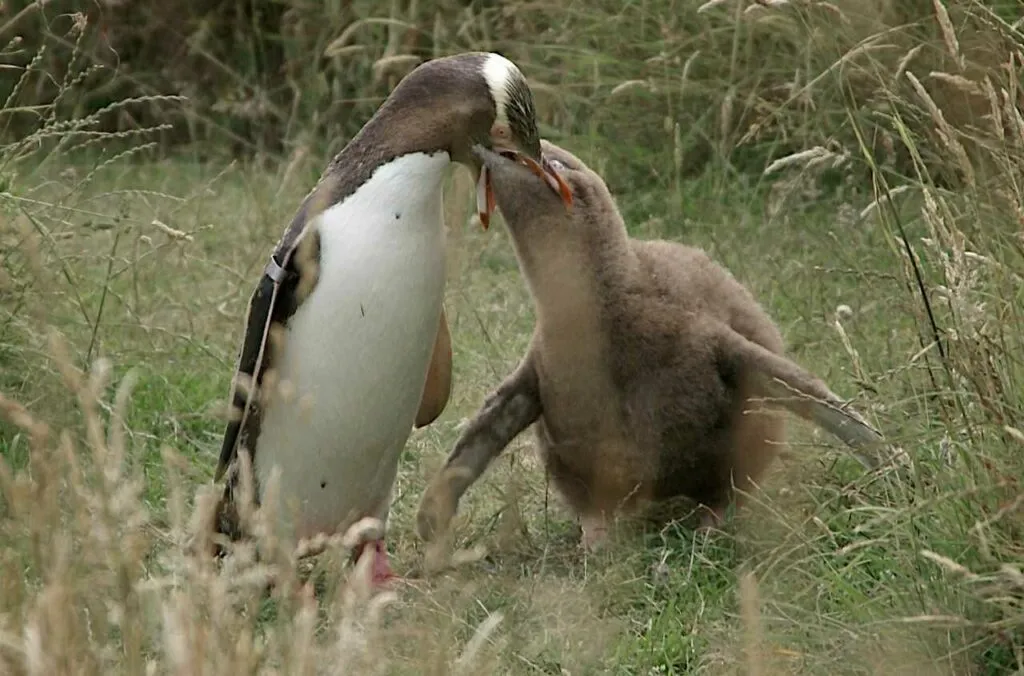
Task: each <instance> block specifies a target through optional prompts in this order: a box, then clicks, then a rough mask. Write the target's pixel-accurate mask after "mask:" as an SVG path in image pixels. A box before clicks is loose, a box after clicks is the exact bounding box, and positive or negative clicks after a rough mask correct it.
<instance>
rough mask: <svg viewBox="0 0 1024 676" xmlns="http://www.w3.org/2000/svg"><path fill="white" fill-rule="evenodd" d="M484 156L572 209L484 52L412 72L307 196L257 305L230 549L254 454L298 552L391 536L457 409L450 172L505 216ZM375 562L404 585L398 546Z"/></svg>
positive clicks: (510, 68)
mask: <svg viewBox="0 0 1024 676" xmlns="http://www.w3.org/2000/svg"><path fill="white" fill-rule="evenodd" d="M477 143H479V144H482V145H484V146H487V147H489V148H492V149H494V150H495V151H498V152H503V153H504V154H506V155H509V156H514V157H516V158H517V159H518V160H519V161H520V162H522V163H523V164H526V165H527V166H528V167H530V169H531V170H532V171H534V173H537V174H538V175H540V176H542V177H543V178H544V179H545V180H546V181H547V182H548V184H549V185H550V186H551V188H552V189H553V190H555V191H556V192H558V193H560V195H561V197H562V199H563V201H565V202H566V203H570V202H571V198H570V197H569V194H568V188H567V187H566V186H565V184H564V182H563V181H561V179H560V177H559V176H558V175H557V174H556V173H555V172H554V171H553V170H551V169H550V168H548V167H547V166H546V165H544V166H542V164H541V163H542V160H541V152H540V140H539V135H538V133H537V127H536V120H535V113H534V106H533V100H532V94H531V91H530V88H529V86H528V85H527V83H526V79H525V78H524V77H523V74H522V73H521V72H520V70H519V69H518V68H517V67H516V65H515V64H514V63H512V62H511V61H509V60H508V59H506V58H504V57H502V56H500V55H498V54H494V53H476V52H474V53H464V54H459V55H456V56H450V57H444V58H439V59H434V60H431V61H427V62H424V63H423V64H421V65H419V66H418V67H417V68H415V69H414V70H413V71H412V72H410V73H409V74H408V75H407V76H406V77H405V78H403V79H402V81H401V82H399V84H398V85H397V86H396V87H395V89H394V90H393V91H392V92H391V94H390V95H389V96H388V98H387V100H385V102H384V103H383V104H382V105H381V106H380V108H379V109H378V110H377V111H376V113H375V114H374V115H373V116H372V117H371V119H370V120H369V121H368V122H367V123H366V125H365V126H364V127H363V128H362V129H361V130H360V132H359V133H358V134H357V135H356V136H355V137H354V138H353V139H352V140H351V141H350V142H349V143H348V145H346V147H345V148H344V149H343V150H341V152H340V153H338V155H337V156H336V157H335V158H334V159H333V160H332V161H331V163H330V164H329V166H328V167H327V169H326V170H325V171H324V174H323V176H322V177H321V179H320V181H319V182H318V184H317V185H316V187H315V188H314V189H313V190H312V191H311V192H310V194H309V195H307V196H306V198H305V200H304V201H303V203H302V204H301V206H300V207H299V210H298V213H297V214H296V215H295V217H294V218H293V220H292V222H291V225H290V226H289V227H288V229H287V231H286V232H285V233H284V236H283V237H282V239H281V240H280V242H279V243H278V245H277V247H276V249H275V251H274V253H273V255H272V256H271V258H270V261H269V262H268V264H267V266H266V268H265V270H264V272H263V274H262V276H261V277H260V280H259V282H258V284H257V286H256V289H255V291H254V292H253V295H252V297H251V299H250V301H249V308H248V317H247V320H246V328H245V336H244V339H243V342H242V345H241V350H240V353H239V358H238V365H237V372H236V374H235V378H234V380H233V383H232V392H231V400H232V405H233V411H234V413H235V415H234V416H233V417H232V420H231V421H230V422H229V423H228V425H227V428H226V430H225V433H224V440H223V445H222V448H221V455H220V462H219V464H218V467H217V471H216V475H215V480H217V481H219V480H220V478H221V477H222V476H224V474H225V472H227V473H228V480H227V484H226V486H225V490H224V494H223V497H222V498H221V502H220V505H219V507H218V513H217V523H216V525H215V529H216V530H217V531H218V532H219V533H221V534H223V535H227V536H228V537H229V538H231V539H238V538H239V537H241V536H242V535H243V533H242V528H241V524H240V519H239V514H238V509H237V502H236V501H237V499H238V497H237V491H238V487H239V481H240V478H239V470H240V463H239V452H238V450H239V448H243V449H245V450H246V451H248V453H249V454H250V457H251V459H252V467H253V472H252V478H253V486H254V489H255V491H254V492H255V495H254V497H255V499H256V502H257V503H258V504H261V501H262V500H263V498H264V497H265V487H266V484H267V482H268V480H269V479H270V476H271V473H272V472H273V471H274V470H275V469H276V470H279V471H280V476H279V484H278V489H279V496H280V501H279V504H277V505H276V512H277V513H278V514H279V516H280V521H279V524H280V526H281V527H282V528H283V531H279V532H280V533H281V534H283V535H284V536H285V537H289V538H290V539H291V540H292V541H293V542H294V541H297V540H299V539H302V538H307V537H312V536H316V535H319V534H334V533H343V532H345V530H346V529H347V528H348V527H349V526H350V525H351V524H353V523H355V522H356V521H358V520H359V519H361V518H363V517H366V516H372V517H376V518H378V519H380V520H381V521H382V522H386V520H387V516H388V511H389V507H390V501H391V490H392V485H393V483H394V480H395V475H396V473H397V468H398V460H399V456H400V454H401V451H402V449H403V447H404V446H405V443H406V441H407V440H408V437H409V435H410V433H411V431H412V428H413V426H414V425H415V426H417V427H421V426H423V425H426V424H429V423H430V422H432V421H433V420H434V419H435V418H437V416H438V415H440V413H441V411H442V410H443V409H444V407H445V405H446V403H447V400H448V395H449V388H450V382H451V348H450V343H449V334H448V327H447V322H446V319H445V316H444V311H443V307H442V300H443V295H444V283H445V235H444V222H443V220H444V219H443V211H442V186H443V182H444V179H445V177H446V175H447V172H448V169H449V167H450V166H451V163H453V162H458V163H461V164H463V165H466V166H468V167H469V168H470V170H471V171H472V172H473V173H474V174H475V176H476V179H477V183H478V190H477V198H478V203H479V204H478V208H479V215H480V218H481V222H482V224H483V225H484V227H486V226H487V222H488V218H489V216H490V214H491V212H492V211H493V210H494V208H495V207H494V200H493V195H492V194H491V191H490V183H489V175H488V171H487V170H486V169H485V168H484V167H483V166H482V165H481V163H480V161H479V160H478V159H477V158H476V157H475V156H474V155H473V153H472V152H471V150H470V149H471V148H472V147H473V145H474V144H477ZM254 380H255V383H256V387H252V386H251V385H252V382H253V381H254ZM228 470H231V471H228ZM367 544H370V543H368V542H364V543H362V545H360V546H359V547H357V550H356V551H355V553H354V557H353V558H358V557H359V555H360V553H361V552H362V549H363V548H364V547H365V546H366V545H367ZM373 546H374V548H375V555H374V556H375V559H374V565H373V567H372V570H373V580H374V582H375V583H382V582H384V581H385V580H387V579H388V578H391V577H394V576H393V574H392V572H391V569H390V566H389V563H388V558H387V549H386V547H385V545H384V541H383V536H381V538H380V539H377V540H375V541H373Z"/></svg>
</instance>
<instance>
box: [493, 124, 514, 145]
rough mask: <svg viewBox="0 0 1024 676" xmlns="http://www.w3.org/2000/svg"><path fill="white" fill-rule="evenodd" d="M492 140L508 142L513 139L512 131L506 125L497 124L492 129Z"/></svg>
mask: <svg viewBox="0 0 1024 676" xmlns="http://www.w3.org/2000/svg"><path fill="white" fill-rule="evenodd" d="M491 138H493V139H494V140H495V141H508V140H509V139H511V138H512V131H511V130H510V129H509V128H508V126H507V125H504V124H495V125H494V126H493V127H491Z"/></svg>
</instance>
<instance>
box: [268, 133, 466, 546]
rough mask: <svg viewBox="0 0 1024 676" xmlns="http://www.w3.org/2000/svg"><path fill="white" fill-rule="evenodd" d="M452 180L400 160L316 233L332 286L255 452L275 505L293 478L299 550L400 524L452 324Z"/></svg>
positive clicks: (288, 337)
mask: <svg viewBox="0 0 1024 676" xmlns="http://www.w3.org/2000/svg"><path fill="white" fill-rule="evenodd" d="M448 166H449V157H448V155H447V154H446V153H440V152H439V153H435V154H433V155H427V154H424V153H415V154H410V155H405V156H402V157H399V158H397V159H395V160H393V161H391V162H389V163H388V164H385V165H382V166H381V167H380V168H378V169H377V171H376V172H375V173H374V174H373V176H372V177H371V178H370V180H369V181H367V182H366V183H364V184H363V185H362V186H361V187H360V188H359V189H358V190H357V191H356V192H355V193H353V194H352V195H350V196H349V197H348V198H347V199H345V200H344V201H342V202H341V203H340V204H337V205H334V206H333V207H331V208H329V209H328V210H326V211H325V212H324V213H323V214H322V215H321V216H320V218H319V219H318V223H317V224H315V227H317V228H318V230H319V233H320V276H319V280H318V282H317V284H316V287H315V288H314V289H313V290H312V292H311V293H310V294H309V296H308V297H307V298H306V300H305V301H304V302H303V304H302V305H301V306H300V307H299V309H298V310H297V311H296V312H295V314H294V315H293V316H292V318H291V320H290V321H289V323H288V326H287V330H286V331H285V333H284V344H283V349H282V350H281V352H280V353H279V356H278V358H277V362H276V366H277V373H278V376H279V378H280V382H281V383H282V386H281V387H279V388H278V392H279V394H276V395H275V396H273V398H272V400H271V401H270V403H269V404H268V406H267V409H266V410H265V411H264V416H263V421H262V425H261V430H260V435H259V439H258V441H257V443H256V452H255V472H256V476H257V478H258V481H259V483H260V490H261V492H262V491H265V489H266V486H267V483H268V481H269V479H270V476H271V472H272V471H273V470H274V469H275V468H277V469H279V470H280V476H279V483H278V496H279V498H280V501H279V502H278V504H277V505H276V509H277V512H278V517H279V519H282V521H281V525H283V526H286V527H287V526H288V525H291V526H292V527H294V532H293V533H292V535H293V536H294V537H296V538H301V537H306V536H309V535H313V534H316V533H318V532H328V533H332V532H335V531H339V530H340V531H341V532H343V531H344V529H346V528H347V527H348V525H350V524H351V523H353V522H354V521H356V520H358V519H360V518H362V517H364V516H376V517H378V518H381V519H385V518H386V516H387V512H388V507H389V503H390V497H391V487H392V485H393V483H394V480H395V474H396V472H397V467H398V458H399V455H400V454H401V452H402V449H403V447H404V446H405V442H406V441H407V440H408V438H409V435H410V433H411V431H412V426H413V422H414V419H415V416H416V411H417V409H418V407H419V402H420V398H421V396H422V393H423V388H424V385H425V383H426V375H427V368H428V366H429V360H430V357H431V353H432V348H433V344H434V339H435V336H436V334H437V327H438V321H439V320H440V313H441V303H442V300H443V296H444V282H445V234H444V216H443V207H442V186H443V181H444V178H445V175H446V173H447V168H448ZM282 392H283V393H287V394H286V396H282V394H280V393H282ZM282 510H283V511H282ZM281 535H282V536H285V537H287V536H288V533H287V532H285V533H281Z"/></svg>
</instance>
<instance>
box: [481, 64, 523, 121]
mask: <svg viewBox="0 0 1024 676" xmlns="http://www.w3.org/2000/svg"><path fill="white" fill-rule="evenodd" d="M483 72H484V79H485V80H486V81H487V88H488V89H490V90H491V96H492V97H493V98H494V104H495V106H497V109H498V110H497V121H498V122H501V123H506V124H507V123H508V119H507V116H506V115H505V106H506V105H507V104H508V92H509V85H510V84H511V83H512V82H513V81H514V80H516V79H520V78H522V75H521V74H520V73H519V68H517V67H516V64H514V63H512V62H511V61H509V60H508V59H506V58H505V57H504V56H502V55H501V54H493V53H492V54H490V55H488V57H487V60H486V61H485V62H484V68H483Z"/></svg>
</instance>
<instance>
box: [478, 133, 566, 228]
mask: <svg viewBox="0 0 1024 676" xmlns="http://www.w3.org/2000/svg"><path fill="white" fill-rule="evenodd" d="M494 150H495V152H497V153H499V154H501V155H503V156H504V157H507V158H508V159H510V160H514V161H516V162H519V163H520V164H522V165H523V166H525V167H526V168H527V169H529V170H530V171H532V172H533V173H534V174H536V175H537V176H538V177H540V178H542V179H544V182H545V183H547V184H548V187H550V188H551V189H552V190H553V191H554V192H555V194H556V195H558V196H559V197H560V198H561V199H562V203H563V204H564V205H565V207H566V208H567V209H571V208H572V190H571V189H570V188H569V184H568V183H566V182H565V179H564V178H562V177H561V175H559V173H558V172H557V171H555V169H554V167H552V166H551V165H550V164H549V163H548V161H547V160H545V159H543V158H542V159H541V161H540V162H538V161H537V160H535V159H533V158H532V157H529V156H528V155H525V154H524V153H522V152H519V151H518V150H512V149H509V148H499V147H495V149H494ZM476 208H477V216H478V217H479V218H480V225H481V226H482V227H483V229H484V230H486V229H487V228H488V226H489V225H490V222H491V214H492V213H494V210H495V208H496V204H495V201H494V189H493V188H492V187H491V172H490V170H489V169H488V168H487V167H486V166H483V167H481V168H480V176H479V178H478V179H477V182H476Z"/></svg>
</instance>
